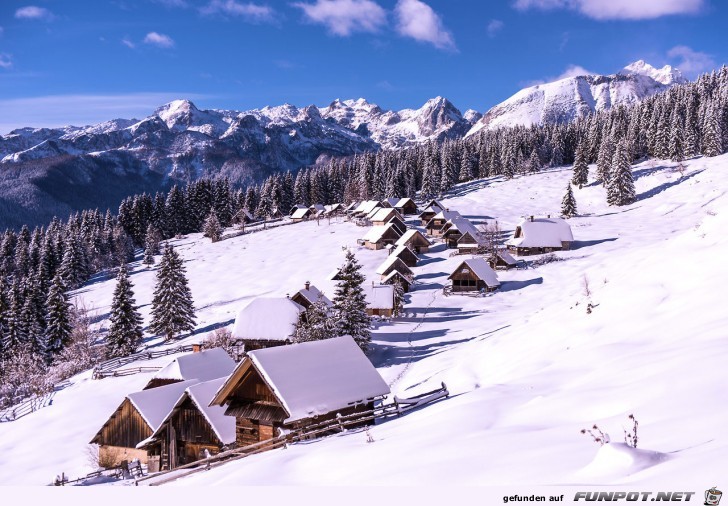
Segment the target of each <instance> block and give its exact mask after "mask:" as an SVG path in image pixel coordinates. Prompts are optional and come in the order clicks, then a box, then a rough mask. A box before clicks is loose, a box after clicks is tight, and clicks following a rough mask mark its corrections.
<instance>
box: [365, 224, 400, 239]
mask: <svg viewBox="0 0 728 506" xmlns="http://www.w3.org/2000/svg"><path fill="white" fill-rule="evenodd" d="M390 228H392V229H394V231H395V232H397V235H399V231H398V230H397V229H396V227H395V226H394V225H393V224H392V223H387V224H386V225H375V226H373V227H372V228H370V229H369V231H368V232H367V233H366V235H364V237H363V238H362V240H364V241H367V242H371V243H376V242H379V241H380V240H381V239H382V237H384V234H385V233H386V232H387V229H390Z"/></svg>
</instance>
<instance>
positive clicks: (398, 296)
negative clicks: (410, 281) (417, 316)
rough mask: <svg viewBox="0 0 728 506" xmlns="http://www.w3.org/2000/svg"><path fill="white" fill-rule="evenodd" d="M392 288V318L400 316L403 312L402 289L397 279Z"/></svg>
mask: <svg viewBox="0 0 728 506" xmlns="http://www.w3.org/2000/svg"><path fill="white" fill-rule="evenodd" d="M392 286H394V316H400V315H401V314H402V313H403V312H404V287H403V286H402V283H400V281H399V280H398V279H396V280H395V281H394V283H393V284H392Z"/></svg>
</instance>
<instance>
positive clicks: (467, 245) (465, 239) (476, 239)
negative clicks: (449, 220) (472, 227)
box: [456, 231, 487, 253]
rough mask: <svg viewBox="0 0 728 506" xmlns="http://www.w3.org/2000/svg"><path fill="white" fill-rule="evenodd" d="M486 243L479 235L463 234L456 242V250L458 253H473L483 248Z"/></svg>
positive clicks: (469, 232)
mask: <svg viewBox="0 0 728 506" xmlns="http://www.w3.org/2000/svg"><path fill="white" fill-rule="evenodd" d="M486 244H487V242H486V240H485V238H484V237H483V236H482V234H480V233H473V232H471V231H468V232H465V233H464V234H463V235H461V236H460V238H459V239H458V240H457V244H456V246H457V248H458V251H459V252H460V253H475V252H476V251H478V250H479V249H480V248H484V247H485V246H486Z"/></svg>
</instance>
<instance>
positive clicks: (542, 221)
mask: <svg viewBox="0 0 728 506" xmlns="http://www.w3.org/2000/svg"><path fill="white" fill-rule="evenodd" d="M572 242H574V236H573V234H572V233H571V227H570V226H569V224H568V223H566V221H565V220H564V219H562V218H551V217H550V216H549V217H546V218H534V217H533V216H530V217H529V218H526V219H524V220H523V221H521V222H520V223H519V224H518V226H516V230H515V231H514V232H513V237H512V238H510V239H508V240H507V241H506V247H507V248H508V250H510V251H514V252H515V253H516V254H517V255H536V254H539V253H550V252H552V251H558V250H567V249H569V248H570V247H571V243H572Z"/></svg>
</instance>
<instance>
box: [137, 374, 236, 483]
mask: <svg viewBox="0 0 728 506" xmlns="http://www.w3.org/2000/svg"><path fill="white" fill-rule="evenodd" d="M231 372H232V370H231V371H230V373H231ZM230 373H228V374H226V375H225V376H224V377H221V378H217V379H214V380H211V381H206V382H202V383H197V384H195V385H192V386H189V387H187V389H186V390H185V391H184V392H183V393H182V395H180V397H179V399H178V400H177V402H176V403H175V404H174V405H173V406H172V408H171V409H170V411H169V413H167V415H166V416H165V418H164V420H163V421H162V422H161V423H160V425H159V427H158V428H157V430H155V431H154V433H153V434H152V435H151V436H150V437H148V438H147V439H145V440H144V441H142V442H141V443H139V444H138V445H137V446H138V448H140V449H143V450H146V451H147V453H148V455H149V462H148V465H149V471H150V472H154V471H159V470H168V469H175V468H177V467H178V466H181V465H184V464H189V463H190V462H194V461H197V460H200V459H204V458H205V457H206V451H207V453H209V455H216V454H218V453H220V452H221V451H223V450H224V449H227V448H228V447H230V446H232V445H234V444H235V418H233V417H231V416H225V408H222V407H220V406H209V403H210V401H211V400H212V398H213V397H214V396H215V393H216V392H217V391H218V390H219V389H220V387H221V386H222V384H223V383H224V382H225V380H226V379H227V377H228V376H229V375H230Z"/></svg>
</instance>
